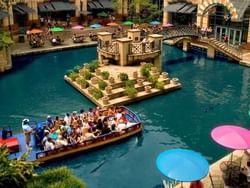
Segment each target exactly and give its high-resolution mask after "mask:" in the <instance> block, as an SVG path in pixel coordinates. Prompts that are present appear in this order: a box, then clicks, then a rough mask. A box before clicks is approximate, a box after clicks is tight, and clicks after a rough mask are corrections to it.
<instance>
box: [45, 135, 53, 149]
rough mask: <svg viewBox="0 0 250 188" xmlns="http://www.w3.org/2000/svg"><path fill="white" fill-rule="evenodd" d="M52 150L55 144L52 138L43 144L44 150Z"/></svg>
mask: <svg viewBox="0 0 250 188" xmlns="http://www.w3.org/2000/svg"><path fill="white" fill-rule="evenodd" d="M53 149H55V143H54V141H53V140H52V138H50V137H49V138H48V140H47V141H46V142H45V145H44V150H53Z"/></svg>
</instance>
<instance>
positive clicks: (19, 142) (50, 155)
mask: <svg viewBox="0 0 250 188" xmlns="http://www.w3.org/2000/svg"><path fill="white" fill-rule="evenodd" d="M118 108H120V109H122V110H123V111H124V115H125V117H126V119H127V122H128V124H129V126H127V127H125V128H124V129H122V130H120V131H117V130H115V131H111V132H110V133H107V134H104V135H100V136H97V137H96V138H93V139H90V140H84V141H83V142H81V143H78V144H68V145H66V146H61V147H58V148H55V149H53V150H41V149H40V148H39V147H38V146H36V145H35V139H34V138H33V139H32V149H31V151H30V155H29V157H28V160H29V161H38V162H49V161H52V160H55V159H58V158H64V157H66V156H70V155H73V154H76V153H79V152H84V151H89V150H93V149H96V148H99V147H102V146H106V145H108V144H112V143H115V142H118V141H121V140H124V139H126V138H129V137H131V136H133V135H136V134H138V133H140V132H141V131H142V122H141V120H140V118H139V117H138V116H137V115H136V114H135V113H134V112H132V111H131V110H130V109H128V108H127V107H124V106H119V107H118ZM3 144H6V145H7V147H8V149H9V151H10V158H11V159H14V158H18V157H20V156H22V154H23V153H25V152H26V151H27V147H26V145H25V138H24V134H23V133H18V134H14V135H13V136H11V137H8V138H6V139H0V145H3Z"/></svg>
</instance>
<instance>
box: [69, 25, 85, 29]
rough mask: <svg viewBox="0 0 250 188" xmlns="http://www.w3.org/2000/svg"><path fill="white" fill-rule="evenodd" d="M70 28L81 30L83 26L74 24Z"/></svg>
mask: <svg viewBox="0 0 250 188" xmlns="http://www.w3.org/2000/svg"><path fill="white" fill-rule="evenodd" d="M71 29H73V30H82V29H84V27H83V26H82V25H75V26H73V27H71Z"/></svg>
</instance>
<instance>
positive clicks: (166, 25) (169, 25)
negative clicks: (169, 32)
mask: <svg viewBox="0 0 250 188" xmlns="http://www.w3.org/2000/svg"><path fill="white" fill-rule="evenodd" d="M173 26H174V25H173V24H171V23H164V24H163V25H162V27H173Z"/></svg>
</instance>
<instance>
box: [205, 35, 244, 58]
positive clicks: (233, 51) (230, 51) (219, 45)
mask: <svg viewBox="0 0 250 188" xmlns="http://www.w3.org/2000/svg"><path fill="white" fill-rule="evenodd" d="M208 43H209V45H211V46H213V47H214V48H215V49H216V51H219V52H221V53H223V54H225V55H227V56H229V57H232V58H233V59H236V60H238V61H240V60H241V59H242V53H241V51H240V50H239V49H238V48H234V47H231V46H229V45H227V44H226V43H224V42H221V41H218V40H216V39H214V38H210V39H208Z"/></svg>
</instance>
